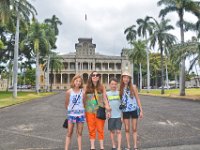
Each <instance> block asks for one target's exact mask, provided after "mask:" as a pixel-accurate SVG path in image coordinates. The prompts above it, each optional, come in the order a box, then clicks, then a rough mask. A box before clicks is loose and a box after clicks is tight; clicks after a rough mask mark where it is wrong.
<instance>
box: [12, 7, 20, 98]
mask: <svg viewBox="0 0 200 150" xmlns="http://www.w3.org/2000/svg"><path fill="white" fill-rule="evenodd" d="M16 5H17V6H16V12H17V24H16V33H15V48H14V65H13V98H17V77H18V48H19V13H18V3H17V4H16Z"/></svg>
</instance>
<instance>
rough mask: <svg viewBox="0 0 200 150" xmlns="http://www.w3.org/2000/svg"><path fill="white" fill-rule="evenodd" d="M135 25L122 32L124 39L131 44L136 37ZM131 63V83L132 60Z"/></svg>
mask: <svg viewBox="0 0 200 150" xmlns="http://www.w3.org/2000/svg"><path fill="white" fill-rule="evenodd" d="M135 27H136V26H135V25H132V26H130V27H128V28H126V29H125V31H124V34H126V40H127V41H128V43H129V44H130V45H131V44H132V42H133V41H134V40H136V38H137V31H136V30H135ZM132 63H133V83H134V62H132Z"/></svg>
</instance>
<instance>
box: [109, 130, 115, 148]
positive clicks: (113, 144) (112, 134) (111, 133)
mask: <svg viewBox="0 0 200 150" xmlns="http://www.w3.org/2000/svg"><path fill="white" fill-rule="evenodd" d="M114 136H115V131H114V130H113V131H110V139H111V142H112V148H116V146H115V139H114Z"/></svg>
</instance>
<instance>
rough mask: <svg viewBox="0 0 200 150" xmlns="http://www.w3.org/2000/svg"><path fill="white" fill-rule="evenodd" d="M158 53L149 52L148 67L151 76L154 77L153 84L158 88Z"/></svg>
mask: <svg viewBox="0 0 200 150" xmlns="http://www.w3.org/2000/svg"><path fill="white" fill-rule="evenodd" d="M160 62H161V60H160V54H159V53H150V68H151V70H152V72H151V74H152V78H153V79H155V80H154V82H153V85H154V86H155V87H156V88H158V74H159V71H160V64H161V63H160Z"/></svg>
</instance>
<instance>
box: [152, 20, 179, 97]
mask: <svg viewBox="0 0 200 150" xmlns="http://www.w3.org/2000/svg"><path fill="white" fill-rule="evenodd" d="M152 19H153V20H154V21H155V28H154V31H153V34H152V35H151V36H150V39H149V40H150V43H151V46H152V47H153V48H154V47H155V45H156V43H158V47H159V50H160V55H161V84H162V90H161V94H164V67H163V64H164V63H163V60H164V59H163V52H164V49H165V46H167V47H170V46H171V45H172V44H173V43H175V41H176V37H175V36H174V35H172V34H170V33H168V32H169V31H170V30H172V29H174V28H173V26H171V25H168V24H169V22H170V20H168V19H167V20H164V19H162V20H161V22H160V23H158V22H157V21H156V20H155V19H154V18H152Z"/></svg>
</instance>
